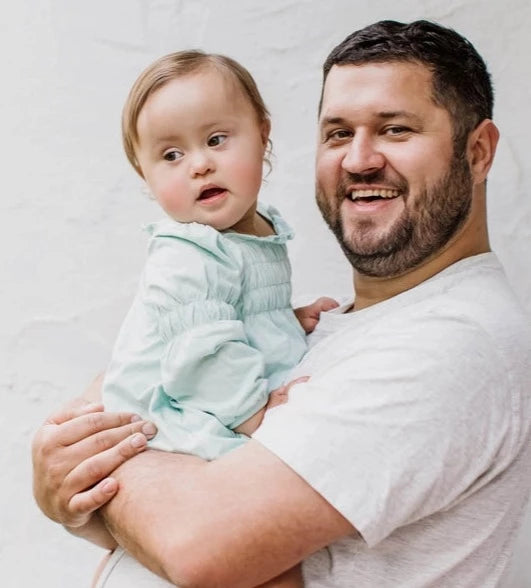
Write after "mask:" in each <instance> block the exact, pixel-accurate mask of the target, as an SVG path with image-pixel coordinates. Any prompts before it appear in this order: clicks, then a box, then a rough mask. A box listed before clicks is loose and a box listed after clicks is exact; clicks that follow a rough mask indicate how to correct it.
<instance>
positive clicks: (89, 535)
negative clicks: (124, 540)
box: [63, 512, 118, 549]
mask: <svg viewBox="0 0 531 588" xmlns="http://www.w3.org/2000/svg"><path fill="white" fill-rule="evenodd" d="M63 526H64V528H65V529H66V530H67V531H68V532H69V533H71V534H72V535H75V536H76V537H80V538H81V539H86V540H87V541H90V542H91V543H94V544H95V545H98V546H99V547H103V548H104V549H114V548H115V547H117V545H118V544H117V543H116V540H115V539H114V537H113V536H112V534H111V533H110V532H109V531H108V530H107V528H106V527H105V525H104V524H103V521H102V518H101V514H100V513H98V512H95V513H94V514H93V515H92V518H91V519H90V520H89V521H88V523H86V524H84V525H82V526H81V527H68V526H67V525H63Z"/></svg>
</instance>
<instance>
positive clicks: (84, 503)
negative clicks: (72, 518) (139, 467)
mask: <svg viewBox="0 0 531 588" xmlns="http://www.w3.org/2000/svg"><path fill="white" fill-rule="evenodd" d="M117 491H118V482H117V481H116V480H115V479H114V478H105V479H104V480H102V481H101V482H99V483H98V484H96V485H95V486H94V487H92V488H90V490H86V491H85V492H80V493H79V494H74V496H72V498H71V499H70V502H69V508H70V511H71V512H72V513H74V514H77V515H81V516H80V524H83V523H84V522H85V519H84V518H83V516H82V515H89V514H90V513H92V512H94V511H95V510H98V508H100V507H101V506H103V505H104V504H107V502H109V500H110V499H111V498H112V497H113V496H114V495H115V494H116V492H117ZM71 526H75V523H74V524H73V525H71Z"/></svg>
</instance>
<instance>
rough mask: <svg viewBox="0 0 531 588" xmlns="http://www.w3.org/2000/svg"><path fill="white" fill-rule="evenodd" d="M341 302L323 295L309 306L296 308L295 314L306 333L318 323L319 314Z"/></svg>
mask: <svg viewBox="0 0 531 588" xmlns="http://www.w3.org/2000/svg"><path fill="white" fill-rule="evenodd" d="M338 306H339V302H337V301H336V300H334V299H333V298H328V297H327V296H321V298H318V299H317V300H316V301H315V302H312V304H308V306H301V307H300V308H296V309H295V316H296V317H297V318H298V319H299V323H300V324H301V326H302V328H303V329H304V331H305V332H306V333H311V332H312V331H313V330H314V329H315V327H316V325H317V323H318V322H319V315H320V314H321V312H325V311H327V310H332V309H333V308H337V307H338Z"/></svg>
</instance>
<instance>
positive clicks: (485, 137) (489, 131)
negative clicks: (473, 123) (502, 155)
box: [468, 119, 500, 184]
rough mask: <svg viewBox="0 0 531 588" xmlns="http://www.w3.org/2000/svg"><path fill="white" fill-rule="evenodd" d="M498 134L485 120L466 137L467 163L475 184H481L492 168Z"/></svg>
mask: <svg viewBox="0 0 531 588" xmlns="http://www.w3.org/2000/svg"><path fill="white" fill-rule="evenodd" d="M499 137H500V132H499V131H498V127H497V126H496V125H495V124H494V123H493V122H492V121H491V120H490V119H485V120H483V121H481V123H479V125H478V126H477V127H476V128H475V129H474V130H473V131H472V132H471V133H470V135H469V137H468V162H469V164H470V172H471V173H472V179H473V181H474V183H475V184H481V183H483V182H484V181H485V179H486V178H487V174H488V173H489V170H490V168H491V166H492V162H493V160H494V154H495V153H496V145H497V144H498V139H499Z"/></svg>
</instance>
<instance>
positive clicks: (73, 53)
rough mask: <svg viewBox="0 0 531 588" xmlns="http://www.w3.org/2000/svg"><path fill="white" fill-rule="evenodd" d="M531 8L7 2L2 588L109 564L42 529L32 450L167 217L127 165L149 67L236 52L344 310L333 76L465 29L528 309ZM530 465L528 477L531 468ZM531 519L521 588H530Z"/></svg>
mask: <svg viewBox="0 0 531 588" xmlns="http://www.w3.org/2000/svg"><path fill="white" fill-rule="evenodd" d="M530 6H531V5H530V2H529V0H508V1H507V2H495V1H492V2H487V1H485V2H481V1H479V0H476V1H473V0H471V1H467V0H424V1H423V0H401V1H400V2H397V1H396V0H378V1H377V2H375V1H369V0H337V1H333V0H328V1H323V0H321V1H312V0H269V1H267V0H262V1H248V0H234V1H224V2H223V1H215V0H181V1H178V0H91V1H90V2H78V1H76V0H17V1H16V2H15V1H14V0H12V1H11V2H8V1H7V0H0V8H1V9H2V10H1V12H0V23H1V24H0V49H1V63H2V70H1V80H2V82H1V83H2V86H1V87H2V90H1V98H0V104H1V107H0V129H1V132H2V140H1V141H0V149H1V158H0V166H1V168H0V169H1V183H2V184H1V185H2V197H1V198H0V239H1V240H2V242H1V249H0V251H1V252H2V253H1V254H0V264H1V265H0V270H1V276H2V282H1V283H2V285H1V286H0V307H1V308H2V323H1V324H2V327H1V329H0V393H1V399H2V404H3V410H2V412H1V416H0V423H1V427H0V430H1V431H2V432H3V435H4V437H3V438H4V442H3V449H2V450H1V452H0V471H1V472H2V483H1V486H0V498H1V500H0V508H1V514H0V585H1V586H3V587H8V588H11V587H30V586H36V585H39V586H42V587H44V588H46V587H58V586H66V587H69V586H88V585H89V577H90V574H91V572H92V570H93V568H94V566H95V565H96V562H97V561H98V559H99V558H100V556H101V552H100V550H98V549H97V548H93V547H90V546H89V545H88V544H85V543H84V542H82V541H80V540H78V539H75V538H73V537H71V536H69V535H67V534H66V533H64V532H63V531H62V530H61V528H59V527H58V526H56V525H54V524H53V523H51V522H49V521H48V520H47V519H45V518H44V517H43V516H42V515H40V513H39V512H38V510H37V508H36V507H35V506H34V505H33V501H32V497H31V480H30V461H29V444H30V439H31V437H32V434H33V432H34V430H35V428H36V427H37V426H38V424H39V423H40V422H41V421H42V420H43V419H44V417H45V416H46V415H47V414H48V413H49V412H50V411H52V409H54V408H56V407H57V406H58V405H60V404H61V403H62V402H63V401H65V400H66V399H67V398H69V397H70V396H72V395H74V394H76V393H79V392H80V391H81V390H82V389H83V387H84V386H85V385H86V384H87V382H88V381H89V380H90V379H91V378H92V376H93V375H94V374H96V373H97V372H98V371H99V370H101V369H102V368H103V367H104V366H105V363H106V360H107V358H108V356H109V350H110V347H111V344H112V341H113V337H114V335H115V332H116V329H117V327H118V325H119V322H120V320H121V318H122V316H123V314H124V310H125V308H126V306H127V304H128V301H129V300H130V298H131V295H132V292H133V289H134V286H135V283H136V280H137V276H138V272H139V270H140V268H141V265H142V259H143V252H144V237H143V235H142V234H141V233H140V231H139V230H138V227H139V226H140V225H141V223H142V222H145V221H147V220H151V219H153V218H155V217H156V216H157V213H158V211H157V209H156V207H155V206H154V205H153V204H152V203H150V202H149V201H148V200H147V198H146V196H145V195H144V194H143V192H142V188H141V185H140V183H139V181H138V180H137V179H136V178H135V176H134V174H133V172H132V171H131V170H130V169H129V168H128V166H127V164H126V162H125V158H124V157H123V156H122V152H121V146H120V140H119V116H120V110H121V106H122V102H123V100H124V97H125V95H126V92H127V90H128V88H129V86H130V84H131V83H132V81H133V79H134V78H135V77H136V76H137V74H138V73H139V72H140V70H141V69H142V68H144V67H145V66H146V65H147V64H148V63H149V62H151V61H152V60H153V59H154V58H156V57H158V56H160V55H162V54H164V53H167V52H170V51H174V50H177V49H183V48H189V47H201V48H204V49H206V50H212V51H217V52H222V53H227V54H229V55H231V56H233V57H235V58H236V59H238V60H240V61H241V62H242V63H243V64H245V65H246V66H247V67H248V68H249V69H250V70H251V72H253V73H254V75H255V76H256V79H257V81H258V84H259V86H260V88H261V90H262V92H263V95H264V97H265V100H266V102H267V104H268V105H269V107H270V109H271V112H272V115H273V141H274V146H275V152H276V161H275V163H274V167H275V169H274V172H273V174H272V175H271V177H270V179H269V184H268V187H267V188H266V196H267V197H268V198H269V199H270V200H271V201H272V202H273V203H275V204H276V205H278V206H279V207H280V208H281V209H282V210H283V212H284V213H285V215H286V216H287V218H288V219H289V220H290V221H291V223H292V224H293V225H294V226H295V228H296V229H297V231H298V234H299V237H298V239H297V240H296V242H295V243H294V244H293V247H292V248H291V252H292V259H293V265H294V270H295V272H294V273H295V276H294V284H295V292H296V294H297V295H302V294H304V293H311V294H315V293H321V292H323V293H328V294H332V295H334V294H335V295H338V294H340V293H342V292H345V291H347V289H348V287H349V277H348V270H347V269H346V266H345V263H344V262H343V260H342V258H341V255H340V254H339V252H338V249H337V247H336V245H335V243H334V242H333V240H332V238H331V237H330V236H329V235H328V232H327V231H326V230H325V229H324V227H323V223H322V222H321V220H320V219H319V216H318V213H317V212H316V209H315V206H314V204H313V180H312V167H313V153H314V136H315V117H316V104H317V99H318V93H319V84H320V65H321V63H322V61H323V59H324V57H325V56H326V55H327V53H328V51H329V50H330V49H331V48H332V47H333V46H334V45H335V44H336V43H338V42H339V41H340V40H342V39H343V38H344V36H346V34H348V33H350V32H351V31H352V30H354V29H356V28H359V27H361V26H363V25H365V24H368V23H370V22H372V21H375V20H379V19H381V18H394V19H398V20H407V21H409V20H414V19H416V18H421V17H425V18H430V19H434V20H438V21H440V22H441V23H443V24H446V25H449V26H454V27H455V28H457V29H458V30H459V31H461V32H462V33H464V34H465V35H466V36H468V37H469V38H470V40H471V41H472V42H473V43H475V45H476V46H477V48H478V50H479V51H480V53H482V54H483V55H484V57H485V58H486V60H487V62H488V64H489V65H490V69H491V71H492V73H493V77H494V80H495V85H496V90H497V91H496V98H497V106H496V116H495V118H496V120H497V122H498V124H499V126H500V128H501V132H502V140H501V144H500V147H499V153H498V157H497V160H496V164H495V166H494V169H493V171H492V173H491V177H490V180H489V204H490V209H489V216H490V221H491V237H492V243H493V246H494V248H495V250H496V251H497V252H498V254H499V255H500V257H501V258H502V260H503V262H504V263H505V265H506V268H507V272H508V274H509V277H510V279H511V281H512V283H513V284H514V287H515V289H516V290H517V292H518V294H519V296H520V297H521V299H522V300H523V301H524V304H525V305H526V306H527V308H528V309H529V310H530V311H531V259H530V256H529V253H530V251H529V249H530V248H529V245H530V241H531V240H530V235H531V200H530V197H529V194H528V187H529V185H530V184H531V166H530V165H529V163H530V161H529V141H530V139H529V137H530V136H531V124H530V122H529V104H530V102H531V66H530V65H529V57H528V56H529V55H530V49H529V30H530V28H531V8H530ZM530 467H531V465H530ZM530 548H531V521H529V522H528V523H527V526H526V527H525V529H524V532H523V534H522V540H521V543H520V547H519V550H520V551H519V558H518V563H517V566H516V575H515V580H514V584H513V585H514V586H515V587H516V586H518V587H522V588H523V587H527V586H531V561H530V558H529V557H527V558H526V557H525V554H526V553H527V555H528V554H529V550H530Z"/></svg>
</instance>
